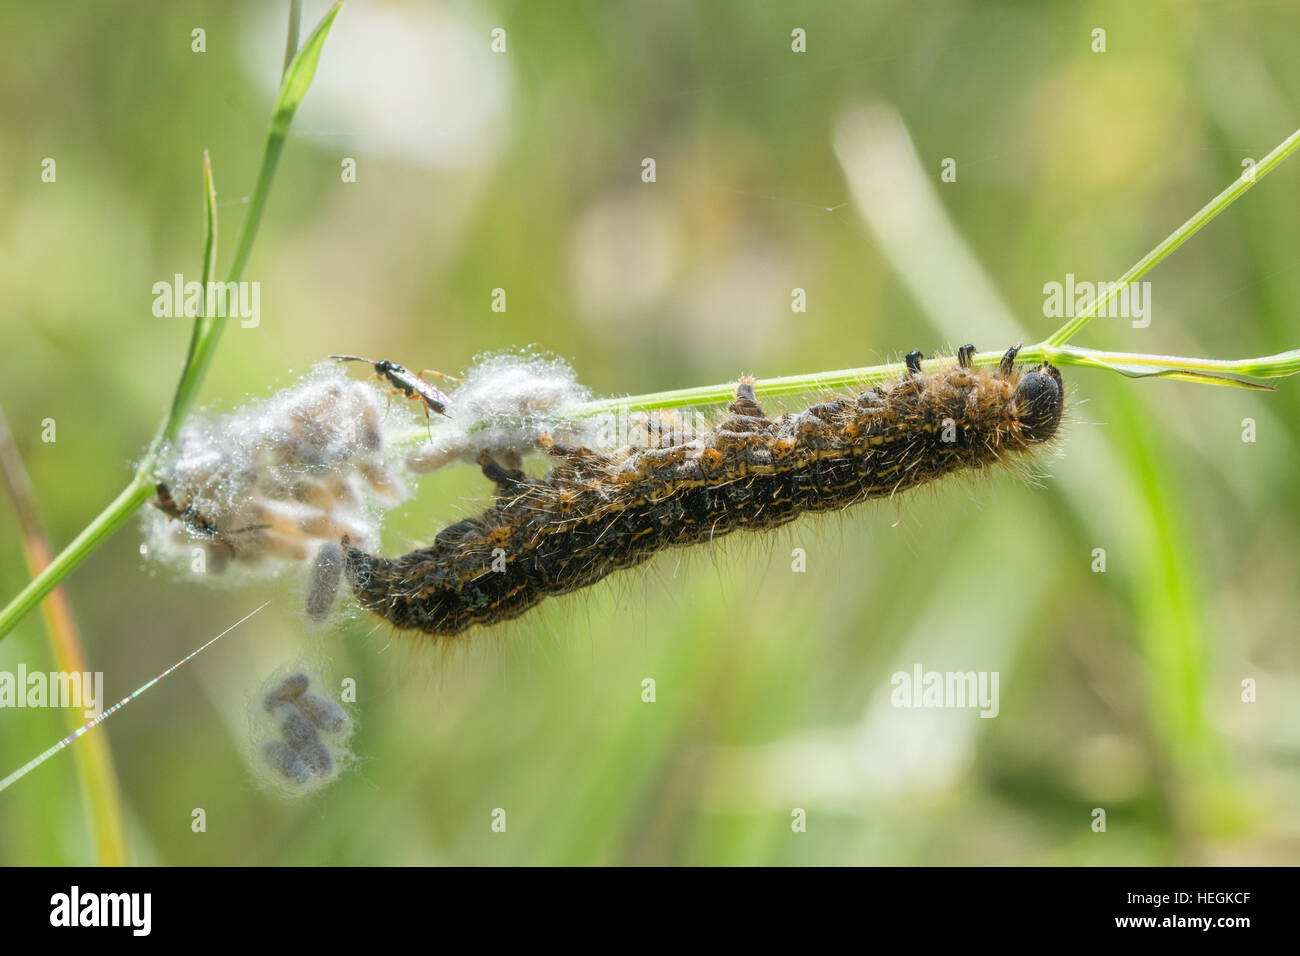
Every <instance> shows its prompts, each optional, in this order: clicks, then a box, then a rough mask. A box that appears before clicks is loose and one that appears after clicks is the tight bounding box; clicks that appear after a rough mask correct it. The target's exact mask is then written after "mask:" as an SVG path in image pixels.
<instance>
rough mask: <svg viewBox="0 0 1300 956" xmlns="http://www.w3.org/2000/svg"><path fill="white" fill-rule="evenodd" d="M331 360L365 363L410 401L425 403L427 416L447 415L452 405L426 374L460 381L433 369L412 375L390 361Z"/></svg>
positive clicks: (345, 357)
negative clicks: (415, 400)
mask: <svg viewBox="0 0 1300 956" xmlns="http://www.w3.org/2000/svg"><path fill="white" fill-rule="evenodd" d="M330 358H332V359H338V360H339V361H340V362H365V363H366V364H367V365H369V366H370V367H371V368H373V369H374V370H375V374H376V375H377V376H379V377H380V378H382V379H384V380H385V381H386V382H388V384H389V385H391V386H393V388H394V389H395V390H397V391H399V392H401V393H402V394H403V395H405V396H406V397H407V398H409V399H412V400H414V399H417V398H418V399H419V400H420V401H421V402H423V403H424V407H425V413H424V414H425V415H426V416H427V415H428V414H429V412H430V411H433V412H435V413H437V414H439V415H446V414H447V406H448V405H450V404H451V396H449V395H448V394H447V393H446V392H443V391H442V390H440V389H437V388H434V386H433V385H432V384H430V383H429V382H427V381H425V379H424V374H425V373H426V372H429V373H431V374H433V375H437V376H438V377H439V378H443V379H446V380H448V381H452V382H457V381H460V380H459V379H457V378H454V377H453V376H451V375H447V374H445V373H443V372H438V371H434V370H433V369H431V368H426V369H421V370H420V371H419V372H418V373H412V372H411V371H410V370H409V369H407V368H406V366H404V365H398V364H397V363H396V362H390V361H389V360H388V359H380V360H379V361H377V362H376V361H375V360H374V359H368V358H362V357H361V356H360V355H331V356H330Z"/></svg>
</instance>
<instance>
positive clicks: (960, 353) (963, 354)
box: [957, 345, 975, 368]
mask: <svg viewBox="0 0 1300 956" xmlns="http://www.w3.org/2000/svg"><path fill="white" fill-rule="evenodd" d="M974 354H975V346H973V345H963V346H962V347H961V348H959V349H958V350H957V364H958V365H960V366H961V367H962V368H970V360H971V356H972V355H974Z"/></svg>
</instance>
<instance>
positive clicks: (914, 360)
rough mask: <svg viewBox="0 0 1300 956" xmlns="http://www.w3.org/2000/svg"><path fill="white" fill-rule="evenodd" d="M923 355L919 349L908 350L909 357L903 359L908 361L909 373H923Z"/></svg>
mask: <svg viewBox="0 0 1300 956" xmlns="http://www.w3.org/2000/svg"><path fill="white" fill-rule="evenodd" d="M922 358H923V356H922V355H921V353H920V352H919V351H914V352H908V353H907V357H906V358H905V359H904V360H903V361H905V362H906V363H907V372H908V374H909V375H920V374H921V359H922Z"/></svg>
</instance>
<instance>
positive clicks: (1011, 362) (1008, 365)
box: [998, 345, 1021, 378]
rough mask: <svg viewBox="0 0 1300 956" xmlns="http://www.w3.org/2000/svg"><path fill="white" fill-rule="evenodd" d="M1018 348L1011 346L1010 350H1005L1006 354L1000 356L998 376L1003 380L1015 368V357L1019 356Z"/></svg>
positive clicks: (1017, 346)
mask: <svg viewBox="0 0 1300 956" xmlns="http://www.w3.org/2000/svg"><path fill="white" fill-rule="evenodd" d="M1020 348H1021V347H1020V346H1019V345H1013V346H1011V348H1009V349H1007V354H1006V355H1004V356H1002V361H1001V362H999V363H998V374H999V375H1001V376H1002V377H1003V378H1006V377H1007V376H1008V375H1010V374H1011V370H1012V369H1013V368H1015V365H1016V356H1017V355H1019V354H1020Z"/></svg>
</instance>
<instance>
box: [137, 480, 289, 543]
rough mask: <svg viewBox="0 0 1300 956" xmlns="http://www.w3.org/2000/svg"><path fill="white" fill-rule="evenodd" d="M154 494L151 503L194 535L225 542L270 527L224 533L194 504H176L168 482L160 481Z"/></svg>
mask: <svg viewBox="0 0 1300 956" xmlns="http://www.w3.org/2000/svg"><path fill="white" fill-rule="evenodd" d="M154 494H155V497H154V498H153V499H152V500H151V501H150V503H151V504H152V505H153V506H154V507H155V508H157V509H158V510H159V511H161V512H162V513H163V514H165V515H166V516H167V517H169V518H171V519H173V520H174V521H179V522H180V523H181V524H183V525H185V527H186V529H188V530H189V531H190V532H191V533H192V534H198V535H203V536H204V537H208V538H213V539H222V540H224V538H225V537H226V536H228V535H233V534H244V533H245V532H248V531H261V530H263V529H265V528H269V527H270V525H268V524H254V525H249V526H248V527H246V528H236V529H235V530H233V531H222V530H221V529H220V528H218V527H217V526H216V524H215V523H213V521H212V519H211V518H208V517H207V516H206V515H204V514H203V513H202V512H201V511H199V510H198V509H197V508H196V507H194V504H193V503H190V504H187V505H186V506H185V507H184V508H182V507H181V506H180V505H178V504H177V503H176V498H175V497H174V496H173V495H172V490H171V488H170V487H169V486H168V485H167V482H165V481H160V482H158V483H156V484H155V485H154ZM226 543H228V542H226Z"/></svg>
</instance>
